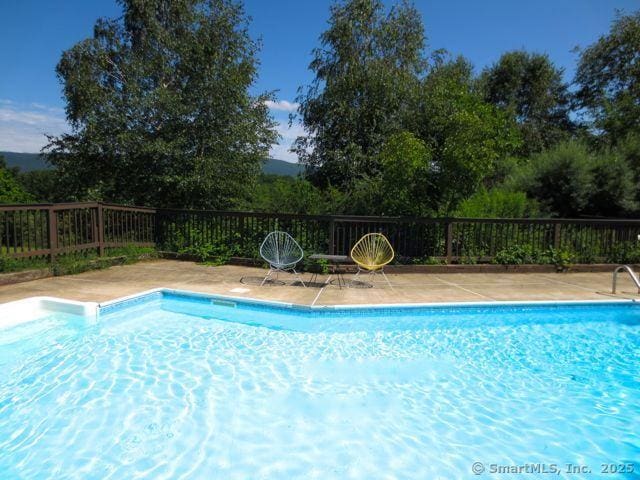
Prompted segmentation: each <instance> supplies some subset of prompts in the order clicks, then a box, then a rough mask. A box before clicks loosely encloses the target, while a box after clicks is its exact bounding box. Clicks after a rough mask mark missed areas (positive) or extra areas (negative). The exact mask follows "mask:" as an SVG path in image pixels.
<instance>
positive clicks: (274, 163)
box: [262, 158, 304, 177]
mask: <svg viewBox="0 0 640 480" xmlns="http://www.w3.org/2000/svg"><path fill="white" fill-rule="evenodd" d="M262 172H263V173H266V174H268V175H285V176H289V177H295V176H297V175H298V174H299V173H303V172H304V166H303V165H300V164H299V163H291V162H285V161H284V160H277V159H275V158H267V160H266V161H265V162H264V164H263V166H262Z"/></svg>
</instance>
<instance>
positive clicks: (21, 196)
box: [0, 155, 33, 204]
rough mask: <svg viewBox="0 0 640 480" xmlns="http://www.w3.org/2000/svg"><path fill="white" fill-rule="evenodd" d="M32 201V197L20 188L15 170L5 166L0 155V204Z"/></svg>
mask: <svg viewBox="0 0 640 480" xmlns="http://www.w3.org/2000/svg"><path fill="white" fill-rule="evenodd" d="M32 201H33V197H31V195H29V194H28V193H27V192H25V191H24V190H23V189H22V187H21V186H20V184H19V183H18V182H17V180H16V178H15V172H13V171H11V170H10V169H8V168H7V163H6V162H5V159H4V156H2V155H0V204H2V203H5V204H6V203H29V202H32Z"/></svg>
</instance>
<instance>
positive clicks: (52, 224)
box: [47, 205, 58, 263]
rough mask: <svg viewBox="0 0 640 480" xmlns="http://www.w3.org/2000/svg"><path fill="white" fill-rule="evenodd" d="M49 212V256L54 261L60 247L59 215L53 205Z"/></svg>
mask: <svg viewBox="0 0 640 480" xmlns="http://www.w3.org/2000/svg"><path fill="white" fill-rule="evenodd" d="M47 214H48V215H49V258H50V261H51V263H53V261H54V260H55V258H56V250H57V249H58V216H57V215H56V211H55V210H54V206H53V205H52V206H50V207H49V208H48V209H47Z"/></svg>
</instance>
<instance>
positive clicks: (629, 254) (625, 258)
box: [607, 242, 640, 264]
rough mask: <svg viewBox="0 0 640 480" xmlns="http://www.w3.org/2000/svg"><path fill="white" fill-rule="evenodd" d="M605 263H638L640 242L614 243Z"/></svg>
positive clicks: (639, 259) (639, 260)
mask: <svg viewBox="0 0 640 480" xmlns="http://www.w3.org/2000/svg"><path fill="white" fill-rule="evenodd" d="M607 263H622V264H626V263H636V264H637V263H640V242H620V243H618V244H616V245H614V246H613V248H612V252H611V254H610V255H609V256H608V257H607Z"/></svg>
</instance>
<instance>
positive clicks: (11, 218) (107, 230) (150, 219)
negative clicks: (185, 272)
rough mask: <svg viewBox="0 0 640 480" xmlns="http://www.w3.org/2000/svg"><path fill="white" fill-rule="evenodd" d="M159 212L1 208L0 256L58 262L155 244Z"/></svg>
mask: <svg viewBox="0 0 640 480" xmlns="http://www.w3.org/2000/svg"><path fill="white" fill-rule="evenodd" d="M155 213H156V211H155V209H152V208H143V207H123V206H120V205H111V204H106V203H98V202H86V203H68V204H64V203H63V204H38V205H0V255H5V256H10V257H42V256H48V257H50V258H52V259H53V258H55V256H56V255H59V254H66V253H72V252H80V251H88V250H96V251H97V252H98V253H99V254H100V255H103V254H104V249H105V248H109V247H120V246H127V245H139V246H154V245H155Z"/></svg>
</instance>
